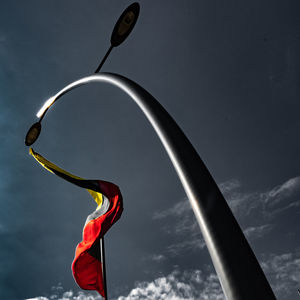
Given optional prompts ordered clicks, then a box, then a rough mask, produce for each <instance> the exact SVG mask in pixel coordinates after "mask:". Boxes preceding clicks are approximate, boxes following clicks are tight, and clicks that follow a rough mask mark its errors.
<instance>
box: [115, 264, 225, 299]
mask: <svg viewBox="0 0 300 300" xmlns="http://www.w3.org/2000/svg"><path fill="white" fill-rule="evenodd" d="M140 299H149V300H154V299H155V300H179V299H180V300H194V299H210V300H223V299H225V298H224V296H223V292H222V290H221V286H220V284H219V281H218V278H217V276H216V275H215V274H210V275H209V276H204V275H203V273H202V272H201V271H200V270H192V271H184V272H182V273H181V272H179V271H178V270H175V271H173V272H172V273H170V274H169V275H167V276H163V277H159V278H157V279H155V280H153V281H150V282H139V283H137V284H136V286H135V288H134V289H132V290H131V291H130V293H129V294H128V295H127V296H120V297H118V298H117V300H140Z"/></svg>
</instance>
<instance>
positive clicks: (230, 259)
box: [40, 73, 275, 300]
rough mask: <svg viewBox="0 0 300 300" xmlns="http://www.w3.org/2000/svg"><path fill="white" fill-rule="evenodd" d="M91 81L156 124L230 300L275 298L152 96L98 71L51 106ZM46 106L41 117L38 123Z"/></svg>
mask: <svg viewBox="0 0 300 300" xmlns="http://www.w3.org/2000/svg"><path fill="white" fill-rule="evenodd" d="M92 82H106V83H110V84H112V85H114V86H117V87H119V88H120V89H121V90H123V91H124V92H125V93H127V94H128V95H129V96H130V97H131V98H132V99H133V100H134V101H135V102H136V104H137V105H138V106H139V107H140V109H141V110H142V111H143V112H144V114H145V115H146V117H147V119H148V120H149V121H150V123H151V124H152V126H153V128H154V129H155V131H156V133H157V135H158V136H159V138H160V140H161V142H162V143H163V145H164V147H165V149H166V151H167V153H168V155H169V157H170V159H171V161H172V163H173V166H174V168H175V170H176V172H177V174H178V176H179V178H180V181H181V183H182V185H183V187H184V190H185V192H186V194H187V196H188V198H189V201H190V203H191V206H192V209H193V211H194V213H195V216H196V219H197V221H198V223H199V226H200V229H201V232H202V234H203V237H204V239H205V242H206V245H207V248H208V251H209V253H210V256H211V258H212V261H213V264H214V267H215V269H216V272H217V274H218V277H219V280H220V282H221V285H222V289H223V291H224V293H225V296H226V298H227V299H230V300H231V299H232V300H248V299H249V300H253V299H264V300H268V299H275V296H274V294H273V291H272V289H271V287H270V285H269V283H268V281H267V279H266V277H265V275H264V273H263V271H262V269H261V267H260V265H259V263H258V261H257V259H256V257H255V255H254V253H253V252H252V250H251V248H250V246H249V244H248V242H247V240H246V238H245V236H244V234H243V232H242V230H241V229H240V227H239V225H238V223H237V221H236V219H235V218H234V216H233V214H232V212H231V210H230V208H229V206H228V205H227V203H226V201H225V199H224V197H223V195H222V193H221V192H220V190H219V188H218V186H217V184H216V183H215V181H214V179H213V178H212V176H211V175H210V173H209V171H208V170H207V168H206V166H205V165H204V163H203V162H202V160H201V158H200V156H199V155H198V153H197V152H196V150H195V149H194V147H193V146H192V144H191V143H190V142H189V140H188V139H187V137H186V136H185V135H184V133H183V132H182V130H181V129H180V128H179V126H178V125H177V124H176V122H175V121H174V120H173V119H172V117H171V116H170V115H169V114H168V112H167V111H166V110H165V109H164V108H163V107H162V106H161V105H160V103H159V102H158V101H157V100H156V99H155V98H154V97H153V96H152V95H151V94H150V93H148V92H147V91H146V90H145V89H143V88H142V87H141V86H140V85H138V84H137V83H135V82H133V81H132V80H130V79H128V78H126V77H123V76H121V75H118V74H112V73H99V74H95V75H92V76H88V77H84V78H82V79H80V80H77V81H75V82H73V83H71V84H69V85H68V86H66V87H65V88H64V89H62V90H61V91H59V92H58V93H57V94H56V95H55V96H54V97H53V98H52V103H51V104H50V106H51V105H52V104H53V103H54V102H55V101H57V100H58V99H59V98H60V97H61V96H63V95H64V94H65V93H67V92H69V91H71V90H72V89H75V88H77V87H79V86H80V85H83V84H88V83H92ZM48 108H49V107H48ZM48 108H46V109H45V111H44V112H43V113H42V114H41V116H40V121H41V120H42V119H43V118H44V116H45V114H46V112H47V110H48Z"/></svg>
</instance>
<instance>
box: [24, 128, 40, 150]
mask: <svg viewBox="0 0 300 300" xmlns="http://www.w3.org/2000/svg"><path fill="white" fill-rule="evenodd" d="M41 129H42V125H41V122H36V123H34V124H33V125H32V126H31V127H30V128H29V130H28V132H27V134H26V137H25V145H26V146H31V145H32V144H33V143H34V142H35V141H36V140H37V139H38V137H39V135H40V133H41Z"/></svg>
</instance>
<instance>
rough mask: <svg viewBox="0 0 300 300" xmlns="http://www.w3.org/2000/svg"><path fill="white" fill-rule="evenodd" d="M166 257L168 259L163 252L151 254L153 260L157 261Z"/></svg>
mask: <svg viewBox="0 0 300 300" xmlns="http://www.w3.org/2000/svg"><path fill="white" fill-rule="evenodd" d="M165 259H166V257H165V256H164V255H162V254H154V255H152V256H151V260H153V261H156V262H161V261H163V260H165Z"/></svg>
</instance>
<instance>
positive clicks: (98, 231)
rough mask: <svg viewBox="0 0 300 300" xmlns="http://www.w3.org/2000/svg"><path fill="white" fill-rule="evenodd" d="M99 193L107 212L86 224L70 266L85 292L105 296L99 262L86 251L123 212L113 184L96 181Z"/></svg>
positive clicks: (120, 199) (117, 189)
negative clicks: (107, 201)
mask: <svg viewBox="0 0 300 300" xmlns="http://www.w3.org/2000/svg"><path fill="white" fill-rule="evenodd" d="M98 183H99V186H100V190H101V193H102V194H104V195H105V196H106V197H107V198H108V199H109V201H110V206H109V210H108V211H107V212H106V213H105V214H104V215H102V216H100V217H98V218H97V219H95V220H91V221H90V222H88V223H87V224H86V225H85V226H84V228H83V237H82V241H81V242H80V243H79V244H78V245H77V248H76V251H75V258H74V261H73V264H72V271H73V276H74V279H75V281H76V282H77V284H78V285H79V286H80V287H81V288H82V289H85V290H97V291H98V292H99V293H100V295H101V296H103V297H104V296H105V294H104V288H103V278H102V264H101V262H100V261H99V260H98V259H96V258H95V257H93V256H92V255H91V254H89V253H88V250H90V249H91V247H92V246H93V245H94V244H95V243H99V242H100V239H101V238H102V237H103V236H104V234H105V233H106V232H107V231H108V229H109V228H110V227H111V226H112V225H113V224H114V223H115V222H116V221H117V220H118V219H119V218H120V217H121V214H122V211H123V202H122V195H121V193H120V190H119V188H118V187H117V186H116V185H114V184H113V183H110V182H106V181H101V180H99V181H98Z"/></svg>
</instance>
